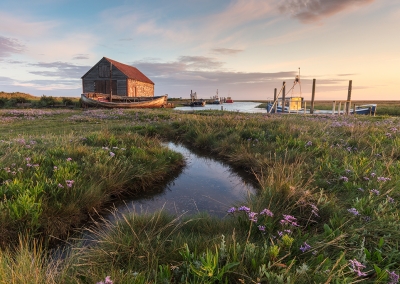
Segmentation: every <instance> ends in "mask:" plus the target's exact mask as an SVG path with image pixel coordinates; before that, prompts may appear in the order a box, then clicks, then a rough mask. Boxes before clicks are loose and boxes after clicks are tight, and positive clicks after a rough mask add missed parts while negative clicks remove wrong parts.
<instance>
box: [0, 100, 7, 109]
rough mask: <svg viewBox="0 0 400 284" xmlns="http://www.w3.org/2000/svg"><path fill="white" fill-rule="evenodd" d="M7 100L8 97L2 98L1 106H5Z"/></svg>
mask: <svg viewBox="0 0 400 284" xmlns="http://www.w3.org/2000/svg"><path fill="white" fill-rule="evenodd" d="M7 101H8V100H7V99H6V98H0V108H3V107H4V106H5V105H6V103H7Z"/></svg>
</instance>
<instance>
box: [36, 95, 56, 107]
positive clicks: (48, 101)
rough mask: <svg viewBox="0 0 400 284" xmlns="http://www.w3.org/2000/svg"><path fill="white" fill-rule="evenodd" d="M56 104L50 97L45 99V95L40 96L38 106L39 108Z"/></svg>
mask: <svg viewBox="0 0 400 284" xmlns="http://www.w3.org/2000/svg"><path fill="white" fill-rule="evenodd" d="M55 103H56V99H55V98H53V97H52V96H49V97H46V96H45V95H43V96H41V98H40V100H39V106H41V107H47V106H52V105H54V104H55Z"/></svg>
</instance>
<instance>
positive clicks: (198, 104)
mask: <svg viewBox="0 0 400 284" xmlns="http://www.w3.org/2000/svg"><path fill="white" fill-rule="evenodd" d="M205 105H206V101H194V102H190V103H188V104H184V106H190V107H203V106H205Z"/></svg>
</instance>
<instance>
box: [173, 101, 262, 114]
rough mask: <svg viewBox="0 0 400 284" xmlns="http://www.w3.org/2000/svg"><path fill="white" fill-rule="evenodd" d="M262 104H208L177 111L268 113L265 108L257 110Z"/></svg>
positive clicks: (180, 108) (178, 108)
mask: <svg viewBox="0 0 400 284" xmlns="http://www.w3.org/2000/svg"><path fill="white" fill-rule="evenodd" d="M260 104H261V103H256V102H233V103H224V104H220V105H212V104H206V105H205V106H204V107H176V108H175V109H176V110H182V111H196V110H221V108H222V109H223V110H225V111H236V112H249V113H267V110H266V109H265V108H257V106H259V105H260Z"/></svg>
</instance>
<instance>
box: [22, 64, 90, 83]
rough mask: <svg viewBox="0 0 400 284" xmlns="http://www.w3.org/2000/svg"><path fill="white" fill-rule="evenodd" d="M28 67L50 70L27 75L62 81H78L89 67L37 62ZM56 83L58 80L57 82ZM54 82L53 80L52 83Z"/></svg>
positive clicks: (32, 72)
mask: <svg viewBox="0 0 400 284" xmlns="http://www.w3.org/2000/svg"><path fill="white" fill-rule="evenodd" d="M30 66H34V67H38V68H40V69H50V70H37V71H30V72H29V73H31V74H34V75H39V76H46V77H59V78H64V79H74V80H78V79H80V78H81V77H82V76H83V75H84V74H85V73H86V72H87V71H88V70H89V69H90V68H91V66H80V65H73V64H70V63H66V62H59V61H58V62H49V63H45V62H39V63H33V64H30ZM57 81H58V80H57ZM52 82H54V80H53V81H52Z"/></svg>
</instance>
